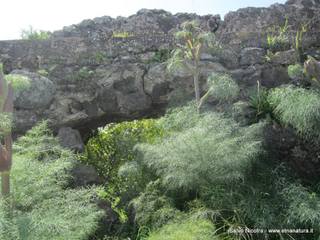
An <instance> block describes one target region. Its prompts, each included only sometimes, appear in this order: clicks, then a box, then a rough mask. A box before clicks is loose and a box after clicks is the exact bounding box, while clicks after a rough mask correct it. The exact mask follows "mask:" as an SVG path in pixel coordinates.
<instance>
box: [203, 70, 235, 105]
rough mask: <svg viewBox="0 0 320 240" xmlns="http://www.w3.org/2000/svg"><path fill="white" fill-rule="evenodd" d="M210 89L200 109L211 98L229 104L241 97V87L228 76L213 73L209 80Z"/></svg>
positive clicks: (204, 96)
mask: <svg viewBox="0 0 320 240" xmlns="http://www.w3.org/2000/svg"><path fill="white" fill-rule="evenodd" d="M208 86H209V89H208V91H207V93H206V94H205V95H203V96H202V98H201V99H200V102H199V105H198V108H201V106H202V105H203V104H204V102H205V101H206V100H207V99H208V97H209V96H212V97H213V98H214V99H215V100H217V101H219V102H220V103H221V102H228V101H232V100H234V99H236V98H237V97H238V95H239V91H240V89H239V86H238V85H237V83H236V82H235V81H234V80H233V79H232V78H231V76H230V75H228V74H217V73H212V74H211V75H210V76H209V78H208Z"/></svg>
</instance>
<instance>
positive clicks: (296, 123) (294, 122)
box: [269, 86, 320, 138]
mask: <svg viewBox="0 0 320 240" xmlns="http://www.w3.org/2000/svg"><path fill="white" fill-rule="evenodd" d="M319 97H320V95H319V94H318V93H317V92H315V91H312V90H306V89H303V88H296V87H293V86H288V87H283V88H276V89H273V90H272V91H271V92H270V94H269V102H270V104H271V106H272V107H273V108H274V112H275V114H276V115H277V116H278V117H279V119H280V120H281V122H282V123H284V124H286V125H290V126H292V127H293V128H294V129H296V130H297V132H298V133H299V134H301V135H302V136H304V137H307V138H309V137H318V136H319V134H320V125H319V119H320V102H319Z"/></svg>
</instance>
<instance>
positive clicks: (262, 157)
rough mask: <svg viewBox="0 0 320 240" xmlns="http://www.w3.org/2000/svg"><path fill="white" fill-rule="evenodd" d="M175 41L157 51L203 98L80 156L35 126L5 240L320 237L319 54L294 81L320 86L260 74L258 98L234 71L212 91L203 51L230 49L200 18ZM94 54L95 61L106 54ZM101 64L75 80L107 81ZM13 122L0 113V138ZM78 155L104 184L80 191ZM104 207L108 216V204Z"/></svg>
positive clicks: (292, 70)
mask: <svg viewBox="0 0 320 240" xmlns="http://www.w3.org/2000/svg"><path fill="white" fill-rule="evenodd" d="M288 29H289V26H288V20H286V22H285V24H284V26H280V27H279V28H274V31H273V32H271V33H269V35H268V39H267V40H268V56H267V58H268V57H269V58H270V60H271V58H272V56H273V54H274V53H275V52H277V51H282V50H287V49H288V48H290V47H292V48H294V46H291V45H290V43H289V35H288ZM305 32H306V28H305V27H304V26H303V27H301V29H299V31H298V32H297V36H296V42H295V44H296V45H295V48H296V50H297V51H298V52H299V54H300V57H302V40H303V34H304V33H305ZM130 36H131V35H130V33H127V32H122V33H121V32H115V33H114V35H113V37H117V38H127V37H130ZM176 37H177V40H178V42H179V44H178V45H177V48H176V49H174V50H173V51H172V52H171V53H170V52H169V50H167V49H162V50H159V51H157V52H156V53H155V55H154V57H153V59H152V61H154V62H159V63H164V62H165V63H166V64H167V68H168V70H170V71H178V70H181V69H182V70H186V71H187V72H188V73H189V74H191V75H192V76H193V83H194V86H193V87H194V92H195V99H194V100H193V101H190V102H187V101H181V102H179V104H177V105H178V106H177V105H176V106H175V107H173V108H169V109H168V110H167V112H166V113H165V114H164V116H162V117H160V118H158V119H141V120H134V121H125V122H121V123H110V124H108V125H106V126H104V127H102V128H99V129H98V130H97V132H96V133H95V135H94V136H93V137H91V138H90V139H89V140H88V142H87V143H86V147H85V151H84V153H82V154H78V155H77V156H76V155H74V154H73V153H71V152H70V151H69V150H66V149H63V148H61V147H60V146H59V144H58V141H57V139H55V138H54V137H53V136H52V133H51V132H50V130H48V127H47V125H46V123H41V124H40V125H38V126H37V127H34V128H33V129H32V130H31V131H29V132H28V133H27V134H26V135H25V136H23V137H21V138H19V140H18V141H17V142H16V143H15V145H14V165H13V169H12V172H11V175H12V190H13V191H12V194H11V195H9V197H7V198H2V199H0V239H4V240H11V239H12V240H13V239H23V240H26V239H35V240H37V239H39V240H40V239H59V240H60V239H90V240H91V239H93V240H96V239H99V240H101V239H103V240H124V239H135V240H160V239H161V240H162V239H168V240H198V239H199V240H206V239H208V240H209V239H210V240H211V239H212V240H244V239H245V240H247V239H248V240H251V239H254V240H292V239H296V240H298V239H299V240H314V239H318V240H319V239H320V214H319V211H320V182H319V177H318V175H319V172H320V167H319V161H318V160H319V151H320V150H319V140H320V138H319V137H320V93H319V86H318V85H317V83H318V82H320V80H319V79H320V77H319V76H320V72H319V71H318V70H319V69H320V68H319V66H320V65H319V63H318V62H317V61H316V60H315V59H312V58H309V60H308V61H306V62H305V64H304V68H303V67H302V65H301V64H298V63H296V64H294V65H290V66H289V67H288V75H289V76H290V78H291V80H293V81H292V83H295V84H296V85H299V82H298V83H297V81H296V80H305V79H308V78H309V80H312V81H314V83H316V84H315V85H314V84H309V85H307V84H305V85H303V84H300V85H299V87H298V86H294V85H290V84H288V85H282V86H278V87H275V88H270V89H267V88H265V87H263V86H261V84H260V81H259V80H258V81H257V87H256V88H255V89H254V91H253V92H249V91H248V93H249V94H247V92H246V90H247V89H240V87H239V85H238V84H237V83H236V82H235V81H234V80H233V79H232V77H231V76H230V75H229V74H226V73H211V74H208V75H209V77H208V79H207V83H206V85H205V84H204V86H203V89H204V88H206V89H207V90H206V91H202V90H203V89H202V86H200V73H201V66H202V63H201V61H200V57H201V54H202V53H208V52H211V51H212V49H217V51H216V52H218V51H220V50H221V48H220V47H221V46H220V45H219V43H218V42H217V41H216V39H215V36H214V35H213V34H211V33H208V32H204V31H203V30H202V29H200V26H199V23H198V22H186V23H184V24H183V25H182V31H179V32H178V33H177V34H176ZM210 49H211V50H210ZM213 52H215V51H213ZM86 54H88V53H86ZM90 56H91V57H92V58H95V60H94V61H93V63H94V64H97V63H101V62H104V59H105V58H104V57H105V55H104V54H102V53H101V54H100V53H99V52H94V53H93V54H92V53H90ZM291 60H292V59H291V58H290V61H291ZM293 60H295V59H293ZM90 61H91V60H90ZM84 65H85V64H78V66H84ZM91 69H92V68H89V67H79V70H78V71H77V72H75V73H74V74H73V75H72V80H87V79H90V78H92V77H96V74H97V73H95V72H94V71H92V70H91ZM263 71H265V68H263ZM41 72H42V73H43V74H41ZM38 73H40V74H41V75H44V74H45V72H43V71H42V70H41V69H40V70H39V72H38ZM241 74H242V73H241ZM259 74H260V73H259ZM244 75H246V73H245V74H244ZM260 75H263V74H260ZM6 80H7V81H8V82H9V83H11V84H12V85H13V86H14V87H15V88H16V89H17V90H19V87H21V86H23V87H27V86H28V85H29V81H28V79H24V78H23V77H22V76H16V75H8V76H6ZM201 80H202V79H201ZM280 80H282V79H280ZM280 82H281V81H280ZM301 86H302V87H301ZM178 90H180V89H178ZM209 98H210V104H207V105H206V107H203V105H204V104H205V103H206V102H207V101H209ZM236 101H237V102H236ZM234 102H236V103H234ZM1 104H3V101H2V103H1ZM200 110H201V111H200ZM236 111H238V112H236ZM235 112H236V113H235ZM236 114H239V115H241V116H235V115H236ZM11 118H12V115H10V114H9V115H6V114H2V115H0V137H1V136H5V135H6V134H8V132H6V129H8V128H9V129H10V128H11V121H12V119H11ZM0 150H2V149H0ZM3 153H4V151H2V152H0V154H2V155H4V154H3ZM77 160H79V161H81V163H84V164H87V165H90V166H93V167H94V168H95V169H96V171H97V172H98V174H99V175H100V177H101V179H102V184H101V186H100V187H95V186H91V187H89V186H88V187H86V188H77V189H70V186H69V183H70V180H71V176H70V172H71V170H72V168H73V166H74V164H75V162H76V161H77ZM309 169H311V171H309ZM302 173H303V174H304V175H303V174H302ZM309 175H310V176H312V179H311V177H310V176H309ZM102 202H103V204H102V207H103V209H104V210H105V211H102V210H99V209H98V208H97V203H99V206H100V204H101V203H102ZM104 204H105V205H104ZM101 219H102V221H101V222H100V220H101ZM106 222H108V224H105V223H106ZM106 225H108V226H106ZM254 229H255V230H257V229H261V231H262V232H261V233H252V232H250V231H251V230H254ZM267 229H312V230H313V233H308V234H295V233H290V232H279V233H274V234H272V233H268V232H267Z"/></svg>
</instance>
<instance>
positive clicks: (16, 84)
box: [5, 74, 31, 92]
mask: <svg viewBox="0 0 320 240" xmlns="http://www.w3.org/2000/svg"><path fill="white" fill-rule="evenodd" d="M5 79H6V81H7V82H8V83H11V85H12V87H13V89H14V91H15V92H19V91H21V90H23V89H26V88H29V87H30V85H31V81H30V79H29V78H28V77H26V76H22V75H19V74H8V75H6V76H5Z"/></svg>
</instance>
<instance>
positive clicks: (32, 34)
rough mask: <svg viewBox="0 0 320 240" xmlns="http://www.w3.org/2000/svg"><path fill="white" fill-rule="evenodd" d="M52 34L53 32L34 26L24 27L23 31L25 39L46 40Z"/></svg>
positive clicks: (22, 36)
mask: <svg viewBox="0 0 320 240" xmlns="http://www.w3.org/2000/svg"><path fill="white" fill-rule="evenodd" d="M50 36H51V32H49V31H43V30H39V31H38V30H35V29H33V27H32V26H29V29H23V30H22V31H21V38H22V39H25V40H46V39H49V38H50Z"/></svg>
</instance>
